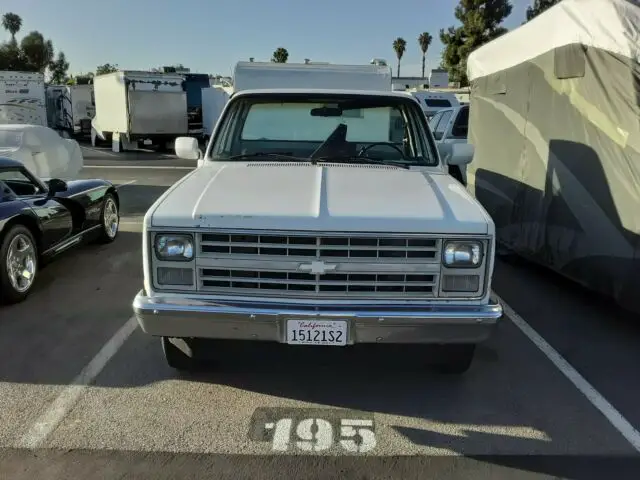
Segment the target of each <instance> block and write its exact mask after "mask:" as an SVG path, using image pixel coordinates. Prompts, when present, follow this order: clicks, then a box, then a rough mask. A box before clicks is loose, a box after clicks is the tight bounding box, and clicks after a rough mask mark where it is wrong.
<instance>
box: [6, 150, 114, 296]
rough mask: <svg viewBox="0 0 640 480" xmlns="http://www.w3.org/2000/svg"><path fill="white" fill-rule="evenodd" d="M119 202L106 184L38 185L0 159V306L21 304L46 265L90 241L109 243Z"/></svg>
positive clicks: (18, 165)
mask: <svg viewBox="0 0 640 480" xmlns="http://www.w3.org/2000/svg"><path fill="white" fill-rule="evenodd" d="M119 206H120V202H119V197H118V192H117V190H116V187H115V185H113V184H112V183H111V182H108V181H106V180H73V181H69V182H65V181H63V180H59V179H51V180H48V181H44V182H43V181H41V180H40V179H38V178H37V177H36V176H35V175H33V174H32V173H31V172H30V171H29V170H28V169H27V168H26V167H25V166H24V165H23V164H22V163H20V162H16V161H15V160H10V159H8V158H3V157H0V301H1V302H2V303H17V302H20V301H22V300H24V299H25V298H26V297H27V295H28V294H29V291H30V290H31V287H32V286H33V283H34V280H35V279H36V277H37V274H38V268H39V266H40V265H43V264H44V263H45V262H46V261H47V260H49V259H51V258H52V257H55V256H56V255H58V254H60V253H62V252H64V251H65V250H67V249H69V248H71V247H75V246H77V245H80V244H83V243H86V242H88V241H100V242H103V243H109V242H113V241H114V240H115V238H116V236H117V234H118V227H119V225H120V214H119Z"/></svg>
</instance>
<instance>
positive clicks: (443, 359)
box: [436, 344, 476, 375]
mask: <svg viewBox="0 0 640 480" xmlns="http://www.w3.org/2000/svg"><path fill="white" fill-rule="evenodd" d="M475 351H476V346H475V344H453V345H440V346H439V348H438V351H437V354H438V357H437V360H436V362H437V364H436V369H437V370H438V372H440V373H444V374H447V375H462V374H463V373H466V372H467V370H469V368H470V367H471V364H472V363H473V357H474V355H475Z"/></svg>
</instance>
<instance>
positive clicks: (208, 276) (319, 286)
mask: <svg viewBox="0 0 640 480" xmlns="http://www.w3.org/2000/svg"><path fill="white" fill-rule="evenodd" d="M441 245H442V239H440V238H434V237H432V236H426V235H425V236H419V235H415V236H411V235H398V236H393V235H388V234H387V236H375V235H366V234H365V235H363V234H359V235H357V234H356V235H347V234H325V235H312V234H304V233H296V234H288V233H280V232H278V233H276V232H268V233H264V234H262V233H253V232H249V233H246V232H229V231H227V232H207V233H199V234H198V235H197V238H196V252H197V255H196V269H197V276H198V287H197V288H198V290H200V291H203V292H210V293H216V294H223V295H225V294H238V295H242V294H246V295H274V296H277V295H283V294H284V295H286V296H288V297H307V298H308V297H312V298H375V299H378V298H390V299H391V298H403V299H405V298H412V297H413V298H425V297H433V296H435V295H436V294H437V291H438V282H439V274H440V265H441V264H440V251H441ZM317 265H320V267H319V268H320V270H315V267H316V266H317ZM325 267H326V268H325ZM318 271H320V272H322V273H318Z"/></svg>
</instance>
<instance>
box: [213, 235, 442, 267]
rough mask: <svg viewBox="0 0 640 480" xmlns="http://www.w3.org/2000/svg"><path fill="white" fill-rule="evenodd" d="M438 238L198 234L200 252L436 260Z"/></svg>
mask: <svg viewBox="0 0 640 480" xmlns="http://www.w3.org/2000/svg"><path fill="white" fill-rule="evenodd" d="M439 250H440V242H439V240H438V239H434V238H402V237H401V238H375V237H373V238H371V237H324V236H321V237H316V236H301V235H300V236H293V235H292V236H279V235H233V234H207V233H205V234H202V236H201V239H200V253H201V254H204V255H208V254H209V255H229V256H231V255H244V256H271V257H316V258H318V259H324V258H327V259H331V260H333V261H335V260H336V259H339V258H347V259H358V258H361V259H373V258H375V259H382V260H384V259H400V258H404V259H407V260H411V259H413V260H422V261H428V260H429V259H431V260H432V261H437V259H438V255H437V254H438V253H439Z"/></svg>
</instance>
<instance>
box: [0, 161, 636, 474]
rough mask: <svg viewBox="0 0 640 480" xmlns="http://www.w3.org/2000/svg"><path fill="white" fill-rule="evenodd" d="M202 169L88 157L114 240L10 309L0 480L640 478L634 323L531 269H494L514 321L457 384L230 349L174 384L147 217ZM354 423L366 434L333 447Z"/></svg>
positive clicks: (85, 253) (89, 174)
mask: <svg viewBox="0 0 640 480" xmlns="http://www.w3.org/2000/svg"><path fill="white" fill-rule="evenodd" d="M194 163H195V162H185V161H181V160H177V159H175V158H174V157H173V156H171V155H163V156H160V155H158V154H154V153H150V152H137V153H126V154H113V153H111V152H109V151H101V150H93V149H86V150H85V164H86V165H87V166H86V167H85V169H84V170H83V172H82V175H81V176H82V177H83V178H96V177H98V178H106V179H109V180H111V181H113V182H115V183H117V184H119V185H121V187H120V192H121V203H122V208H121V215H122V219H121V221H122V223H121V231H120V236H119V238H118V239H117V241H116V242H115V243H113V244H111V245H107V246H87V247H84V248H82V249H80V250H75V251H73V252H71V253H69V254H67V255H65V256H64V257H63V258H60V259H59V260H57V261H56V262H54V263H53V264H51V265H49V266H48V267H47V268H46V269H44V270H43V271H42V272H40V277H39V279H38V283H37V286H36V288H35V291H34V292H33V294H32V296H31V297H30V298H29V299H28V301H27V302H25V303H23V304H20V305H15V306H11V307H5V308H2V309H0V424H1V425H3V428H2V429H0V448H1V449H2V450H0V455H1V456H0V477H2V478H11V479H31V478H48V479H58V478H97V477H100V478H107V477H109V478H110V477H111V476H114V477H117V478H125V477H124V475H125V473H126V474H128V475H129V477H126V478H163V475H173V474H175V475H176V476H177V477H179V478H202V477H201V476H202V475H203V472H206V474H207V475H208V476H210V477H211V478H474V479H475V478H538V476H539V477H540V478H609V475H607V472H610V473H611V478H633V477H632V472H633V470H634V469H636V470H635V471H636V473H637V472H638V471H640V469H639V468H640V433H638V430H639V429H640V381H639V380H638V379H639V378H640V375H639V374H638V366H639V365H640V348H639V346H640V318H638V316H634V315H631V314H628V313H624V312H621V311H620V310H618V309H617V308H615V307H613V306H611V305H610V304H608V303H607V302H606V301H604V300H601V299H598V298H595V297H594V296H593V295H590V294H587V293H585V292H584V291H582V290H581V289H580V288H577V287H575V286H573V285H571V284H570V283H568V282H566V281H564V280H561V279H559V278H557V277H556V276H554V275H552V274H549V273H548V272H544V271H542V270H540V269H537V268H534V267H532V266H530V265H526V264H524V263H505V262H502V261H500V262H498V264H497V266H496V272H495V277H494V290H495V292H496V294H497V295H498V296H499V297H500V298H501V299H502V300H503V301H504V302H505V303H506V305H507V307H506V311H507V314H508V318H506V319H505V321H504V322H503V323H502V325H501V327H500V328H499V330H498V331H497V334H496V335H495V337H494V338H492V339H491V340H490V341H489V342H488V343H487V344H486V345H482V346H481V347H480V349H479V351H478V354H477V358H476V360H475V362H474V365H473V367H472V369H471V370H470V371H469V372H468V373H467V374H466V375H465V376H463V377H457V378H456V377H442V376H438V375H436V374H435V373H431V372H429V371H428V370H423V369H421V368H418V367H416V363H415V362H414V361H413V360H412V353H408V352H400V351H380V350H376V349H368V350H362V351H358V354H357V355H354V354H350V353H349V354H345V353H344V352H343V351H342V350H341V349H338V350H340V351H338V352H336V351H324V350H323V351H320V350H317V351H316V350H315V349H310V350H304V351H302V352H298V351H292V350H291V349H287V348H273V349H271V348H263V347H256V348H250V349H242V350H234V349H233V348H231V349H230V351H228V352H225V353H227V354H225V355H224V358H223V361H222V364H221V365H219V367H218V368H216V369H212V370H211V371H207V372H202V373H198V374H193V375H180V374H177V373H175V372H174V371H172V370H171V369H170V368H169V367H167V366H166V365H165V362H164V359H163V357H162V351H161V349H160V343H159V340H157V339H154V338H150V337H148V336H147V335H145V334H143V333H142V332H141V331H140V330H139V329H138V328H137V324H136V323H135V321H134V320H133V319H132V311H131V302H132V299H133V297H134V295H135V294H136V292H137V291H138V290H139V289H140V287H141V285H142V266H141V252H140V250H141V243H142V240H141V233H140V232H141V220H142V216H143V215H144V213H145V212H146V210H147V209H148V207H149V206H150V205H151V204H152V203H153V201H154V200H155V199H156V198H157V197H158V196H159V195H161V194H162V192H163V191H164V190H165V189H166V188H168V187H169V186H170V185H172V184H173V183H174V182H175V181H176V180H178V179H179V178H181V177H182V176H183V175H185V174H187V173H188V172H189V171H190V169H191V168H192V167H193V164H194ZM234 348H235V347H234ZM306 419H320V420H319V421H316V422H315V427H312V426H311V425H312V423H313V422H312V421H311V420H308V421H307V420H306ZM354 420H355V421H357V422H356V423H358V422H359V424H360V426H364V427H365V428H368V429H370V430H371V432H372V433H371V434H369V435H368V436H366V438H365V437H363V441H362V442H360V444H359V445H357V444H356V443H353V442H349V441H346V440H345V438H346V437H344V438H342V440H343V441H339V439H340V435H339V434H340V432H341V430H343V428H344V425H348V424H349V423H348V422H349V421H354ZM345 422H347V423H345ZM341 425H342V426H343V428H342V429H341ZM352 425H353V423H352ZM314 439H315V443H314V442H313V441H310V440H314ZM314 448H315V449H314ZM609 462H617V463H615V464H614V463H609ZM634 462H635V463H634ZM614 468H615V474H614V473H613V470H612V469H614ZM356 474H357V476H355V475H356ZM603 474H604V476H603ZM526 475H530V476H526ZM591 475H595V476H591ZM121 476H122V477H121ZM299 476H300V477H299Z"/></svg>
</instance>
